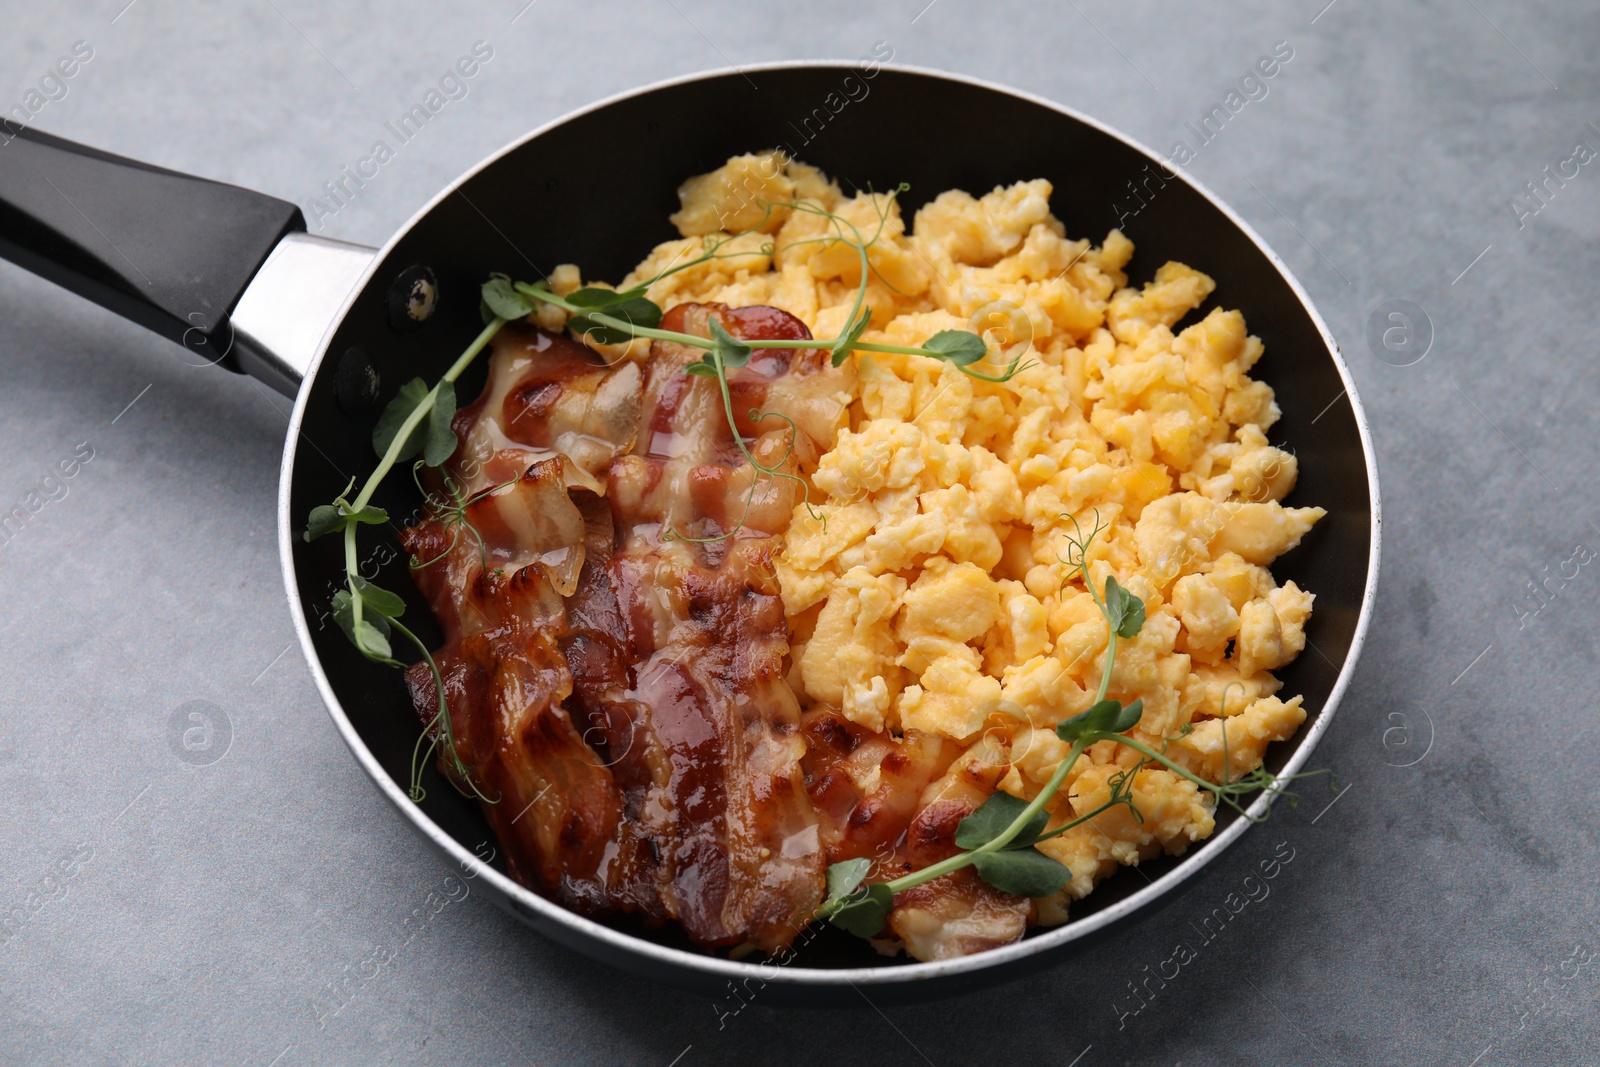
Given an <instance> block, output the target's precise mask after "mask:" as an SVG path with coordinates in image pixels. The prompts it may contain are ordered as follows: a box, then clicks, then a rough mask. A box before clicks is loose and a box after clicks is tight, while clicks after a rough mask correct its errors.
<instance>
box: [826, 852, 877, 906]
mask: <svg viewBox="0 0 1600 1067" xmlns="http://www.w3.org/2000/svg"><path fill="white" fill-rule="evenodd" d="M870 870H872V861H871V860H869V859H866V858H861V859H853V860H841V861H839V862H838V863H835V864H833V865H832V866H830V867H829V868H828V899H829V900H843V899H844V898H845V897H847V896H849V895H850V894H851V893H854V892H855V891H856V887H857V886H859V885H860V884H861V883H862V882H864V881H866V879H867V872H868V871H870Z"/></svg>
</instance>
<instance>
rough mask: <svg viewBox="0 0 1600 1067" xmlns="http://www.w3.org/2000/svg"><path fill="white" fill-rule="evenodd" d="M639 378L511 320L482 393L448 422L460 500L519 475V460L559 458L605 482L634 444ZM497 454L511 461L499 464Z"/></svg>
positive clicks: (634, 371)
mask: <svg viewBox="0 0 1600 1067" xmlns="http://www.w3.org/2000/svg"><path fill="white" fill-rule="evenodd" d="M641 380H642V378H641V375H640V371H639V366H638V365H637V364H635V363H621V364H618V365H617V366H615V367H610V368H608V367H607V366H606V365H605V363H604V362H603V361H602V360H601V359H600V357H599V355H597V354H596V353H595V352H594V351H593V350H592V349H590V348H588V347H587V346H585V345H580V344H578V343H577V342H576V341H570V340H568V339H567V338H565V337H562V336H560V335H558V334H553V333H551V332H550V331H548V330H542V329H539V328H538V327H536V326H529V325H527V324H526V323H507V324H506V325H505V326H504V327H502V328H501V330H500V332H499V333H498V334H496V335H495V339H494V348H493V354H492V355H491V356H490V358H489V379H488V381H487V382H486V383H485V384H484V389H483V393H482V394H481V395H480V396H479V397H478V399H477V400H475V401H474V402H473V403H471V404H469V405H468V406H466V407H464V408H462V409H460V410H459V411H457V412H456V417H455V419H454V420H453V421H452V422H451V428H452V429H453V430H455V432H456V436H457V437H459V438H460V439H461V446H460V447H459V448H458V449H457V450H456V454H455V455H454V456H453V457H452V458H451V461H450V470H451V471H452V472H453V473H454V474H455V475H456V476H457V477H458V478H459V479H460V481H461V483H462V485H463V487H464V491H463V494H462V495H463V496H471V495H472V494H474V493H476V492H479V491H480V490H482V489H484V488H486V487H488V486H491V485H497V484H499V483H500V482H502V481H504V480H505V479H506V478H507V477H512V476H514V475H515V474H516V473H518V471H515V470H511V465H514V464H515V463H517V462H519V461H520V462H521V464H522V465H523V466H526V465H527V462H528V461H529V460H530V459H532V458H535V457H539V456H548V455H553V454H555V453H561V454H564V455H566V456H567V457H568V458H570V459H571V460H572V462H573V463H574V464H575V465H576V466H577V469H578V470H579V471H581V472H583V473H585V474H588V475H591V476H595V477H599V478H603V477H604V474H605V470H606V467H607V465H609V464H610V462H611V460H612V459H613V458H614V457H616V456H618V455H621V454H622V453H624V452H627V451H628V450H629V449H631V448H632V447H633V441H634V435H635V434H636V433H637V432H638V428H639V390H640V384H641ZM497 457H503V459H504V460H505V461H508V462H506V463H503V464H500V465H497V464H496V463H495V462H494V461H495V460H496V458H497ZM590 487H591V488H596V489H598V488H599V486H598V485H597V484H591V485H590Z"/></svg>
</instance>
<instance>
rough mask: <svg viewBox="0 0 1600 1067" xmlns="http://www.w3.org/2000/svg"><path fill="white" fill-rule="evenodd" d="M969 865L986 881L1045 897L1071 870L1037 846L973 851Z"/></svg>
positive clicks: (1004, 889)
mask: <svg viewBox="0 0 1600 1067" xmlns="http://www.w3.org/2000/svg"><path fill="white" fill-rule="evenodd" d="M972 865H973V866H974V867H976V868H977V869H978V877H980V878H982V879H983V880H984V881H985V882H988V883H989V884H990V885H992V886H994V887H995V888H996V889H998V890H1000V892H1002V893H1011V894H1013V895H1014V896H1019V897H1047V896H1050V895H1051V894H1052V893H1056V892H1059V891H1060V890H1061V889H1062V888H1063V887H1064V886H1066V884H1067V883H1068V882H1070V881H1072V872H1071V871H1069V870H1067V868H1066V867H1065V866H1063V865H1062V864H1060V863H1058V862H1056V861H1055V860H1053V859H1051V858H1050V857H1049V856H1046V855H1045V854H1044V853H1043V852H1040V851H1039V850H1038V849H1036V848H1022V849H1002V850H1000V851H999V852H978V853H974V854H973V858H972Z"/></svg>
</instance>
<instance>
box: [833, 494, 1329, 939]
mask: <svg viewBox="0 0 1600 1067" xmlns="http://www.w3.org/2000/svg"><path fill="white" fill-rule="evenodd" d="M1095 519H1096V521H1095V525H1094V528H1093V530H1092V531H1091V532H1090V533H1089V534H1088V535H1087V536H1084V535H1083V533H1082V530H1081V529H1079V528H1078V527H1077V524H1076V522H1074V529H1075V531H1076V535H1075V536H1069V538H1068V554H1067V557H1066V558H1065V559H1064V560H1063V562H1064V563H1067V564H1068V566H1069V568H1070V570H1069V571H1068V573H1067V576H1066V578H1065V579H1063V582H1062V587H1063V589H1065V587H1066V585H1067V584H1068V583H1069V582H1071V581H1073V580H1074V579H1075V578H1078V577H1081V578H1082V579H1083V583H1084V588H1085V589H1086V590H1087V591H1088V593H1089V595H1090V596H1092V597H1094V602H1095V604H1096V605H1097V606H1098V607H1099V609H1100V614H1101V616H1102V618H1104V619H1105V623H1106V657H1105V665H1104V667H1103V668H1102V670H1101V675H1100V687H1099V690H1098V692H1097V693H1096V694H1095V699H1094V702H1093V703H1092V704H1090V705H1089V707H1088V708H1087V709H1086V710H1084V711H1082V712H1080V713H1079V714H1077V715H1074V716H1072V717H1071V718H1069V719H1064V720H1062V721H1061V722H1059V723H1057V724H1056V736H1057V737H1059V738H1060V739H1061V740H1062V741H1065V742H1067V743H1069V744H1070V745H1071V746H1072V747H1071V749H1070V750H1069V751H1068V752H1067V755H1066V757H1065V758H1064V759H1063V760H1062V761H1061V762H1060V764H1059V765H1057V767H1056V769H1055V772H1054V773H1053V774H1052V775H1051V776H1050V779H1049V781H1047V782H1046V783H1045V785H1044V788H1042V789H1040V790H1039V794H1038V796H1036V797H1035V798H1034V799H1033V800H1032V801H1024V800H1022V799H1020V798H1018V797H1014V796H1012V795H1011V794H1010V793H1006V792H996V793H995V794H994V795H993V796H991V797H989V799H988V800H986V801H984V803H983V804H982V805H981V806H980V807H979V808H978V809H977V810H976V811H974V812H972V814H970V815H968V816H967V817H966V818H964V819H962V820H961V822H960V824H959V825H958V826H957V827H956V833H955V843H956V845H957V846H958V847H959V848H960V849H962V851H961V852H958V853H956V854H955V855H953V856H950V857H949V858H947V859H944V860H941V861H940V862H938V863H934V864H931V865H929V866H927V867H924V868H922V869H921V870H919V871H912V872H911V873H910V874H906V875H902V876H901V877H899V878H895V879H892V880H890V881H887V882H877V883H873V884H870V885H867V884H863V883H865V881H866V878H867V875H868V874H869V873H870V871H871V868H872V861H871V860H868V859H852V860H844V861H842V862H839V863H835V864H833V865H831V866H830V867H829V868H828V872H827V887H828V896H827V899H826V900H824V901H823V904H822V906H821V907H820V908H819V909H818V910H817V916H816V917H817V918H818V919H824V920H827V921H828V922H830V923H832V924H833V925H835V926H838V927H840V928H842V929H844V930H846V931H848V932H850V933H853V934H856V935H857V936H859V937H875V936H877V935H878V934H879V933H880V932H881V931H882V930H883V927H884V924H885V923H886V922H887V920H888V916H889V912H890V910H891V909H892V908H893V906H894V898H895V894H897V893H901V892H904V891H905V890H907V889H911V888H912V887H914V886H919V885H923V884H924V883H927V882H931V881H932V880H934V879H935V878H939V877H942V876H944V875H946V874H950V873H952V872H954V871H958V870H961V869H962V868H964V867H968V866H970V867H973V868H975V869H976V870H977V873H978V877H980V878H982V879H983V880H984V881H985V882H987V883H988V884H989V885H991V886H993V887H994V888H996V889H998V890H1000V891H1001V892H1004V893H1011V894H1014V895H1016V896H1024V897H1046V896H1050V895H1051V894H1053V893H1056V892H1058V891H1060V890H1061V889H1063V888H1064V887H1065V886H1066V885H1067V884H1068V883H1069V882H1071V881H1072V872H1071V871H1070V870H1068V869H1067V867H1066V866H1065V865H1064V864H1062V863H1060V862H1058V861H1057V860H1055V859H1054V858H1053V857H1051V856H1048V855H1046V854H1045V853H1043V852H1041V851H1039V849H1038V848H1037V847H1036V846H1037V845H1038V844H1039V842H1041V841H1046V840H1048V839H1050V838H1052V837H1055V836H1057V835H1058V834H1063V833H1066V832H1067V831H1068V830H1071V829H1072V828H1073V827H1075V826H1079V825H1081V824H1082V823H1085V822H1088V821H1089V820H1090V819H1093V818H1094V817H1095V816H1097V815H1099V814H1100V813H1102V812H1104V811H1108V810H1110V809H1111V808H1114V807H1116V806H1117V805H1119V804H1121V805H1126V806H1127V808H1128V811H1129V812H1130V813H1131V814H1132V816H1133V818H1134V819H1135V820H1137V821H1138V822H1141V823H1142V822H1143V821H1144V816H1143V814H1142V813H1141V812H1140V811H1139V808H1138V807H1137V805H1136V804H1135V803H1134V796H1133V783H1134V777H1135V775H1136V774H1137V773H1138V772H1139V771H1140V770H1141V769H1143V768H1144V767H1145V766H1146V765H1148V764H1159V765H1161V766H1163V767H1165V768H1166V769H1168V770H1170V771H1172V772H1173V773H1174V774H1176V775H1178V776H1179V777H1180V778H1183V779H1185V780H1187V781H1189V782H1192V783H1193V784H1194V785H1195V786H1197V787H1199V788H1200V789H1203V790H1205V791H1206V792H1208V793H1210V794H1211V796H1212V798H1213V801H1214V802H1215V803H1220V804H1226V805H1228V806H1229V807H1231V808H1232V809H1233V810H1234V811H1237V812H1238V813H1239V814H1241V815H1243V816H1244V817H1245V818H1248V819H1251V820H1252V821H1262V820H1264V819H1265V818H1266V816H1264V815H1263V816H1259V817H1257V816H1252V815H1251V814H1250V813H1249V812H1248V811H1247V810H1246V809H1245V807H1244V805H1243V804H1242V803H1241V800H1242V799H1243V798H1245V797H1247V796H1249V795H1250V794H1252V793H1255V792H1257V791H1258V790H1263V789H1265V790H1269V791H1271V792H1273V793H1276V794H1278V795H1281V796H1285V797H1287V798H1288V799H1289V803H1290V804H1291V805H1293V804H1294V803H1295V802H1296V800H1297V799H1298V798H1297V797H1296V796H1295V794H1293V793H1290V792H1288V791H1287V790H1285V789H1284V788H1283V784H1284V783H1285V782H1286V781H1289V780H1291V779H1293V778H1305V777H1310V776H1311V775H1314V774H1326V773H1329V772H1327V771H1311V772H1308V773H1306V774H1296V775H1291V776H1289V777H1288V778H1280V777H1277V776H1275V775H1273V774H1271V773H1270V772H1268V771H1267V770H1266V769H1265V768H1264V767H1257V768H1256V769H1255V770H1253V771H1251V772H1250V773H1248V774H1245V775H1243V776H1241V777H1239V778H1237V779H1236V778H1234V777H1233V774H1232V767H1231V765H1230V762H1229V753H1228V747H1227V743H1228V732H1227V729H1226V728H1225V727H1226V716H1227V693H1228V690H1227V689H1224V690H1223V696H1222V702H1223V706H1222V707H1221V708H1220V709H1219V711H1220V712H1221V715H1222V718H1223V722H1224V729H1223V731H1222V742H1223V773H1222V781H1221V782H1220V783H1218V782H1211V781H1207V780H1206V779H1204V778H1202V777H1200V776H1199V775H1197V774H1194V773H1193V772H1191V771H1190V770H1188V769H1187V768H1185V767H1183V766H1181V765H1180V764H1178V763H1175V762H1174V761H1173V760H1171V759H1169V758H1168V757H1167V755H1166V752H1165V750H1166V744H1165V743H1163V745H1162V747H1161V750H1160V751H1158V750H1156V749H1154V748H1151V747H1150V746H1149V745H1147V744H1145V743H1144V742H1143V741H1140V740H1138V739H1137V738H1133V737H1129V736H1128V735H1127V731H1129V730H1131V729H1133V728H1134V727H1135V726H1137V725H1138V724H1139V719H1140V716H1141V715H1142V714H1143V711H1144V703H1143V701H1142V700H1134V701H1133V702H1132V703H1129V704H1122V703H1121V702H1119V701H1117V700H1112V699H1108V698H1107V697H1106V691H1107V689H1108V688H1109V687H1110V684H1111V675H1112V669H1113V667H1114V665H1115V662H1116V655H1117V641H1118V639H1119V638H1120V639H1122V640H1132V639H1133V638H1135V637H1137V636H1138V635H1139V631H1140V630H1141V629H1142V628H1143V627H1144V621H1145V608H1144V602H1143V601H1142V600H1140V599H1139V597H1138V596H1137V595H1136V594H1134V593H1132V592H1130V591H1129V590H1128V589H1127V588H1125V587H1124V586H1122V585H1120V584H1119V583H1118V582H1117V580H1116V578H1115V577H1114V576H1107V578H1106V583H1105V589H1104V593H1103V594H1102V593H1099V592H1097V591H1096V590H1095V587H1094V581H1093V579H1092V578H1091V577H1090V575H1089V560H1088V553H1089V546H1090V544H1091V543H1092V542H1093V540H1094V538H1095V537H1096V536H1097V535H1098V534H1099V533H1100V532H1101V531H1102V530H1103V529H1104V527H1103V526H1101V525H1100V522H1099V516H1098V514H1097V515H1096V517H1095ZM1230 688H1231V687H1230ZM1189 732H1190V731H1189V730H1188V729H1185V730H1183V731H1182V732H1181V733H1180V735H1179V736H1183V735H1184V734H1187V733H1189ZM1100 741H1110V742H1112V743H1113V744H1117V745H1125V746H1127V747H1128V748H1131V749H1133V750H1134V751H1135V752H1137V753H1139V755H1140V759H1139V762H1138V763H1137V764H1135V765H1134V766H1133V767H1130V768H1126V769H1124V770H1121V771H1118V772H1115V773H1113V774H1112V775H1111V776H1110V777H1109V778H1108V779H1107V785H1108V786H1109V796H1108V798H1107V799H1106V801H1105V802H1104V803H1102V804H1100V805H1099V806H1097V807H1096V808H1095V809H1094V810H1093V811H1090V812H1086V813H1085V814H1083V815H1079V816H1077V817H1076V818H1073V819H1070V820H1067V821H1066V822H1064V823H1062V824H1061V825H1060V826H1057V827H1055V828H1054V829H1050V830H1047V829H1046V827H1047V826H1048V824H1049V821H1050V813H1049V812H1048V811H1047V810H1046V805H1047V804H1049V802H1050V801H1051V799H1052V798H1054V797H1055V796H1056V794H1057V793H1058V792H1059V791H1060V789H1061V787H1062V785H1063V784H1064V783H1065V782H1066V779H1067V775H1068V774H1070V773H1071V771H1072V768H1073V767H1074V766H1075V765H1076V764H1077V762H1078V758H1079V757H1080V756H1082V755H1083V753H1084V750H1086V749H1087V748H1088V747H1089V746H1090V745H1092V744H1095V743H1097V742H1100Z"/></svg>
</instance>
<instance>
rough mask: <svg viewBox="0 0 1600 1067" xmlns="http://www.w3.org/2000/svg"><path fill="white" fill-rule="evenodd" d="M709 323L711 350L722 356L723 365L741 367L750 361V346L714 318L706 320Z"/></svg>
mask: <svg viewBox="0 0 1600 1067" xmlns="http://www.w3.org/2000/svg"><path fill="white" fill-rule="evenodd" d="M708 321H709V322H710V324H711V344H712V351H713V352H714V353H716V354H717V355H718V356H720V357H722V365H723V366H724V367H742V366H744V365H745V364H746V363H749V362H750V352H751V348H750V346H749V345H747V344H745V343H744V342H743V341H741V340H739V339H738V338H737V337H735V336H733V334H731V333H729V332H728V331H727V330H724V329H723V328H722V323H720V322H718V321H717V320H716V319H710V320H708Z"/></svg>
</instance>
